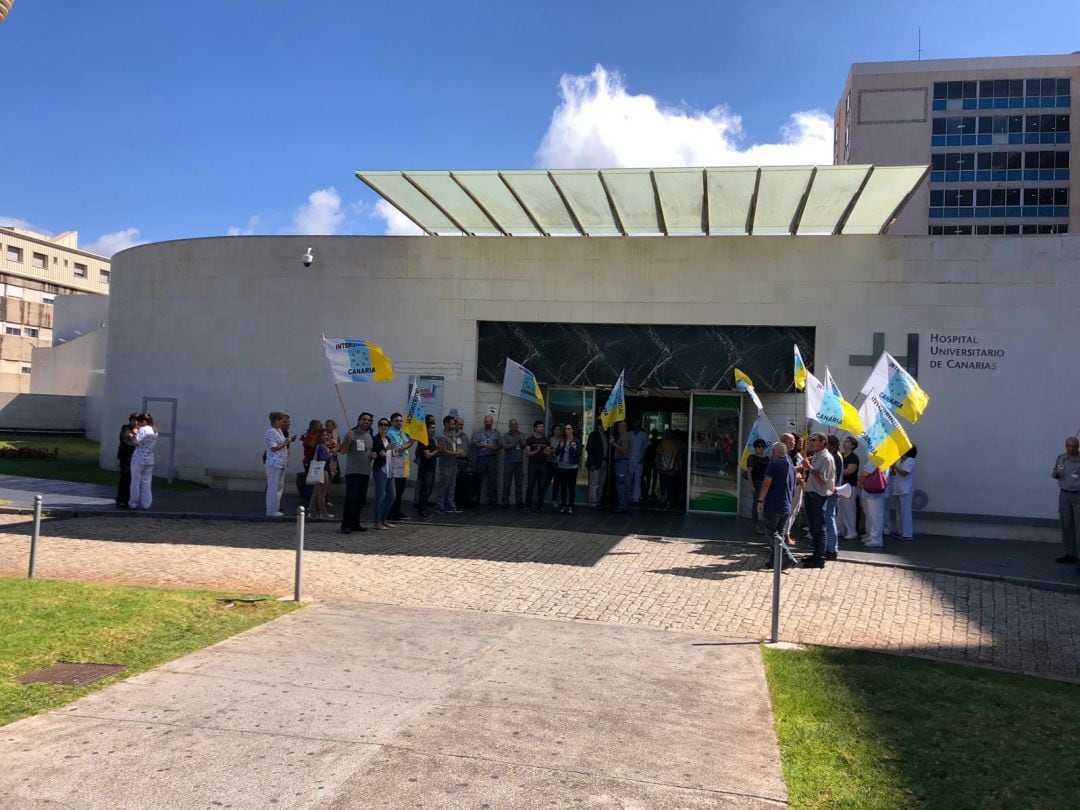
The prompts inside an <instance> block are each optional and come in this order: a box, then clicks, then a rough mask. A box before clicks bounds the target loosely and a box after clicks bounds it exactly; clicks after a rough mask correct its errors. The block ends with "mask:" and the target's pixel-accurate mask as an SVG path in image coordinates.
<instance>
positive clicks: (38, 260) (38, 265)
mask: <svg viewBox="0 0 1080 810" xmlns="http://www.w3.org/2000/svg"><path fill="white" fill-rule="evenodd" d="M48 263H49V258H48V256H46V255H45V254H44V253H32V254H31V255H30V266H31V267H33V268H35V269H36V270H44V269H45V267H46V265H48Z"/></svg>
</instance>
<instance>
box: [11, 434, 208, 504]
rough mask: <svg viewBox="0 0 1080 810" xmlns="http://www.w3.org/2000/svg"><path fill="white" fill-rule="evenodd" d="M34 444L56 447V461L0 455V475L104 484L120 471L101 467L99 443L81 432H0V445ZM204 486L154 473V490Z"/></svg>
mask: <svg viewBox="0 0 1080 810" xmlns="http://www.w3.org/2000/svg"><path fill="white" fill-rule="evenodd" d="M4 447H10V448H20V447H34V448H44V449H47V450H53V449H55V448H59V449H60V458H59V459H57V460H56V461H45V460H38V459H13V458H0V475H23V476H27V477H28V478H45V479H48V480H50V481H77V482H79V483H81V484H108V485H110V486H113V487H115V486H116V485H117V483H119V481H120V473H118V472H114V471H113V470H103V469H101V467H99V466H98V449H99V447H100V445H99V444H98V443H97V442H92V441H90V440H89V439H84V438H83V437H81V436H66V435H64V434H54V433H43V434H40V435H37V434H35V435H28V434H22V433H0V448H4ZM196 489H206V487H205V486H203V485H202V484H196V483H195V482H194V481H179V480H178V481H173V482H172V483H171V484H170V483H169V482H168V481H166V480H165V479H164V478H158V477H157V476H155V477H154V490H155V491H159V492H190V491H192V490H196Z"/></svg>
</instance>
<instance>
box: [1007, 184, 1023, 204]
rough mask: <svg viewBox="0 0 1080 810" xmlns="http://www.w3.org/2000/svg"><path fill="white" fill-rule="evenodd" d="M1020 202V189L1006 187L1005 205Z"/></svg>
mask: <svg viewBox="0 0 1080 810" xmlns="http://www.w3.org/2000/svg"><path fill="white" fill-rule="evenodd" d="M1019 204H1020V189H1018V188H1007V189H1005V205H1019Z"/></svg>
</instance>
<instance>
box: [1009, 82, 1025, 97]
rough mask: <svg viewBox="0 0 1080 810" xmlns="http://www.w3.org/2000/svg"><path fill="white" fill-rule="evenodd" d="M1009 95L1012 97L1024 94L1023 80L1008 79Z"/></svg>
mask: <svg viewBox="0 0 1080 810" xmlns="http://www.w3.org/2000/svg"><path fill="white" fill-rule="evenodd" d="M1009 95H1010V96H1011V97H1013V98H1021V97H1023V95H1024V80H1023V79H1012V80H1010V81H1009Z"/></svg>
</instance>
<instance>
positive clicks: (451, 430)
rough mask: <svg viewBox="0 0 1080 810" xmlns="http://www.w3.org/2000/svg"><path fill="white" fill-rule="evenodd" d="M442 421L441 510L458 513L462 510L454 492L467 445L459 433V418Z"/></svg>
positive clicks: (440, 447)
mask: <svg viewBox="0 0 1080 810" xmlns="http://www.w3.org/2000/svg"><path fill="white" fill-rule="evenodd" d="M442 423H443V433H442V436H440V437H439V510H440V511H441V512H445V513H447V514H457V513H458V512H460V511H461V510H460V509H458V508H457V506H456V505H455V503H454V493H455V492H456V491H457V474H458V463H459V462H460V460H461V459H463V458H465V447H464V441H463V440H462V438H461V436H459V435H458V430H457V419H456V418H455V417H453V416H447V417H446V418H445V419H443V420H442Z"/></svg>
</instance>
